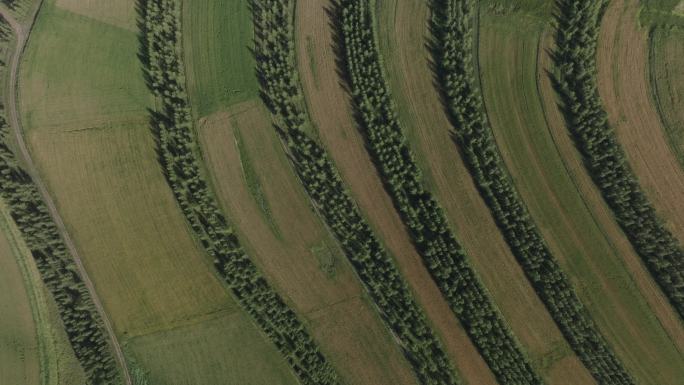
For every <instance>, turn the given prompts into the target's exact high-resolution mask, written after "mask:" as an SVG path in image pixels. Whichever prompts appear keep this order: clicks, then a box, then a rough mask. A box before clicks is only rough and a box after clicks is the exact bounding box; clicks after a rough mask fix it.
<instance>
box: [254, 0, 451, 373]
mask: <svg viewBox="0 0 684 385" xmlns="http://www.w3.org/2000/svg"><path fill="white" fill-rule="evenodd" d="M294 5H295V4H294V2H291V1H287V0H285V1H281V0H272V1H263V2H259V3H257V4H255V7H254V20H255V27H256V28H257V31H256V35H257V36H258V38H257V39H256V42H257V45H256V48H255V52H256V54H257V62H258V63H259V65H258V67H257V69H258V74H259V77H260V79H261V81H262V82H261V84H262V92H263V98H264V100H265V102H266V104H267V105H268V106H269V108H270V110H271V112H272V115H273V117H274V119H275V122H274V125H275V128H276V130H277V131H278V133H279V135H280V137H281V139H282V141H283V144H285V145H286V146H287V147H286V149H287V151H288V154H289V155H290V159H291V164H292V166H293V167H294V169H295V171H296V173H297V175H298V176H299V178H300V180H301V183H302V185H303V186H304V188H305V189H306V191H307V194H308V195H309V197H310V198H311V200H312V202H313V203H314V205H315V207H316V209H317V210H318V212H319V214H320V215H321V218H323V219H324V220H325V222H326V224H327V225H328V226H329V227H330V229H331V231H332V232H333V234H334V235H335V238H336V239H337V240H338V241H339V242H340V245H341V247H342V249H343V251H344V253H345V255H346V256H347V258H348V259H349V261H350V262H351V264H352V266H354V269H355V271H356V273H357V275H358V277H359V279H360V280H361V281H362V282H363V283H364V287H365V289H366V291H367V292H368V294H369V297H370V298H371V299H372V300H373V302H374V304H375V305H376V306H377V308H378V311H379V312H380V314H381V316H382V318H383V320H384V321H385V324H386V325H387V327H388V328H390V329H391V331H392V333H393V335H394V337H395V338H396V340H397V343H398V344H399V345H400V346H401V349H402V351H403V353H404V355H405V357H406V359H407V361H408V362H409V364H410V365H411V367H412V369H413V372H414V374H415V375H416V377H417V379H418V381H419V382H420V383H425V384H432V383H442V384H457V383H460V380H459V378H458V376H457V374H456V373H455V371H454V368H453V366H452V364H451V362H450V360H449V358H448V356H447V355H446V353H445V351H444V349H443V347H442V345H441V342H440V340H439V339H438V337H437V336H436V335H435V333H434V332H433V330H432V328H431V325H430V324H429V323H428V320H427V319H426V318H425V315H424V313H423V309H421V308H420V306H419V305H418V303H417V302H416V300H415V299H414V297H413V293H412V292H411V290H410V288H409V287H408V285H407V283H406V282H405V281H404V277H403V276H402V275H401V273H400V271H399V269H398V268H397V266H396V265H395V262H394V258H393V257H392V255H390V254H388V253H387V251H386V250H385V248H384V247H383V245H382V244H381V242H380V241H379V239H378V238H377V236H376V235H375V233H374V231H373V230H372V228H371V227H370V225H369V224H368V223H367V221H366V219H365V218H364V216H363V215H362V214H361V212H360V210H359V208H358V207H357V204H356V202H355V201H354V200H353V199H352V197H351V196H350V194H349V192H348V191H347V188H346V186H345V185H344V184H343V181H342V179H341V177H340V175H339V174H338V171H337V168H336V166H335V165H334V163H333V162H332V160H331V159H330V158H329V155H328V154H327V151H326V150H325V148H324V147H323V146H322V145H321V144H320V143H319V142H318V140H317V139H316V138H315V137H314V134H313V132H314V131H315V130H314V129H313V127H312V122H311V121H310V120H309V116H308V109H307V108H306V106H305V105H304V103H303V102H304V97H303V95H302V90H301V88H300V87H301V84H300V82H299V75H298V69H297V67H296V61H295V58H294V56H295V53H296V47H295V45H293V44H291V43H290V42H291V41H292V40H293V38H294V34H293V32H294V29H293V25H290V23H291V22H292V20H293V19H294V12H295V11H296V9H295V7H294Z"/></svg>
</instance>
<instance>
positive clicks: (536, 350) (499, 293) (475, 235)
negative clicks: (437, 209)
mask: <svg viewBox="0 0 684 385" xmlns="http://www.w3.org/2000/svg"><path fill="white" fill-rule="evenodd" d="M426 7H427V5H425V4H414V5H411V4H405V3H404V2H396V3H388V5H383V7H382V8H381V13H380V18H379V20H380V22H379V23H378V25H380V26H381V29H380V33H379V36H380V43H381V47H382V48H383V51H384V54H385V55H384V58H385V60H386V63H387V65H388V67H387V68H388V70H387V75H388V77H389V79H390V81H391V85H392V91H393V94H394V95H395V99H396V100H397V105H398V107H399V108H398V110H399V111H400V119H401V120H402V122H403V123H405V124H404V126H405V127H406V129H407V131H408V134H409V136H410V138H411V141H410V142H411V144H412V145H413V147H412V149H413V150H414V151H415V152H416V154H417V156H418V160H419V162H420V166H421V169H422V171H423V174H424V175H426V178H428V180H430V181H431V182H432V186H431V187H432V188H433V189H434V191H435V193H436V195H437V197H438V198H439V199H440V202H442V204H443V205H444V208H445V209H446V213H447V215H448V217H449V220H450V221H451V223H453V225H454V229H455V231H456V233H457V234H459V235H460V239H461V241H462V243H463V245H464V247H465V249H466V250H467V252H468V254H469V255H470V256H471V261H472V263H473V265H474V266H475V268H476V269H477V271H478V273H479V274H480V276H481V277H482V280H483V282H484V284H485V286H486V287H487V288H488V289H489V291H490V293H491V294H492V296H493V298H494V299H495V301H496V303H497V305H498V307H499V309H500V310H501V312H502V314H503V315H504V317H505V318H506V320H507V321H508V324H509V325H510V327H511V329H512V330H513V332H514V333H515V335H516V336H517V337H518V339H519V340H520V341H521V343H522V344H523V346H525V348H526V349H527V351H528V353H529V354H530V356H531V357H532V358H533V363H534V364H535V366H536V367H537V368H538V369H539V371H540V372H541V373H542V375H543V376H544V379H545V380H546V381H547V382H549V383H559V384H561V383H567V381H573V382H575V381H576V383H578V384H583V383H592V381H593V380H592V379H591V376H590V375H589V373H588V372H587V371H586V369H584V367H583V365H582V364H581V363H580V362H579V360H578V359H577V357H576V356H575V355H574V354H573V353H572V351H571V350H570V348H569V346H568V345H567V343H566V342H565V340H564V338H563V337H562V335H561V334H560V332H559V330H558V328H557V327H556V326H555V323H554V322H553V320H552V319H551V318H550V316H549V315H548V313H547V312H546V310H545V308H544V305H543V304H542V303H541V302H540V301H539V299H538V297H537V295H536V294H535V292H534V290H533V289H532V287H531V286H530V285H529V283H528V281H527V279H526V277H525V275H524V273H523V272H522V270H521V269H520V267H519V265H518V263H517V261H516V260H515V258H514V257H513V255H512V254H511V253H510V251H509V249H508V246H507V245H506V243H505V241H504V240H503V238H502V237H501V235H500V232H499V230H498V228H497V227H496V225H495V224H494V222H493V220H492V217H491V215H490V213H489V210H488V208H487V206H486V205H485V203H484V202H483V200H482V198H481V197H480V195H479V193H478V191H477V189H476V188H475V186H474V185H473V182H472V178H471V177H470V175H469V173H468V171H467V169H466V168H465V166H464V164H463V162H462V160H461V158H460V157H459V154H458V153H457V151H456V148H455V146H454V143H453V140H452V138H451V136H450V134H449V131H450V127H451V125H450V123H449V121H448V120H447V117H446V114H445V112H444V109H443V107H442V104H441V101H440V98H439V95H438V94H437V91H436V90H435V87H434V84H433V78H432V73H431V71H430V70H429V65H430V64H429V63H430V60H431V59H430V52H429V51H428V50H427V49H426V48H425V43H426V41H425V37H426V36H429V31H428V30H427V28H428V23H427V21H428V17H429V14H428V9H427V8H426ZM417 15H420V16H417ZM382 26H388V27H389V29H383V28H382ZM416 58H420V60H421V61H422V63H423V64H422V66H421V65H420V64H416ZM416 68H420V69H421V70H416ZM492 266H497V268H496V269H492Z"/></svg>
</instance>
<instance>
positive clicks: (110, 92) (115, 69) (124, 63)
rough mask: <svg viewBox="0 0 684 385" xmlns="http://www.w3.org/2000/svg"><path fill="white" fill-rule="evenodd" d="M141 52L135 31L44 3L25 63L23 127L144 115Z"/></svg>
mask: <svg viewBox="0 0 684 385" xmlns="http://www.w3.org/2000/svg"><path fill="white" fill-rule="evenodd" d="M137 52H138V38H137V36H136V34H135V33H134V32H131V31H127V30H123V29H121V28H117V27H114V26H111V25H108V24H104V23H101V22H98V21H95V20H94V19H91V18H87V17H84V16H79V15H75V14H73V13H71V12H68V11H65V10H62V9H60V8H57V7H56V6H55V5H54V3H53V2H50V1H48V2H46V3H45V5H44V6H43V8H42V9H41V11H40V15H39V17H38V20H37V22H36V26H35V28H34V30H33V33H32V34H31V40H30V41H29V45H28V47H27V50H26V53H25V56H24V58H23V62H22V65H21V74H20V83H19V85H20V104H21V112H22V116H23V124H24V126H25V128H26V129H27V130H33V129H51V130H70V129H79V128H88V127H99V126H102V125H105V124H114V123H116V122H122V121H125V120H130V119H131V118H133V117H138V118H141V117H144V116H146V114H147V111H146V107H147V106H148V105H150V101H151V98H150V96H149V92H148V90H147V88H146V87H145V83H144V81H143V75H142V70H141V69H140V63H139V61H138V58H137V55H136V54H137Z"/></svg>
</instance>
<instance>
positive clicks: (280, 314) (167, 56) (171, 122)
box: [139, 0, 338, 385]
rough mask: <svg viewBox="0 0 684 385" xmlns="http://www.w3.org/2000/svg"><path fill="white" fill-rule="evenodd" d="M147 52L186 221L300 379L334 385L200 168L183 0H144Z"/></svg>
mask: <svg viewBox="0 0 684 385" xmlns="http://www.w3.org/2000/svg"><path fill="white" fill-rule="evenodd" d="M139 9H140V11H141V13H142V20H143V23H142V24H141V28H142V36H141V41H142V58H143V63H144V66H145V69H146V72H147V74H148V83H149V86H150V88H151V89H152V91H153V93H154V95H155V96H157V98H158V105H159V108H158V110H159V111H158V112H156V113H153V114H152V126H153V129H154V131H155V134H156V137H157V140H158V150H159V157H160V162H161V164H162V167H163V169H164V171H165V175H166V178H167V180H168V182H169V184H170V186H171V189H172V190H173V193H174V195H175V197H176V200H177V201H178V204H179V206H180V207H181V210H182V211H183V214H184V215H185V218H186V220H187V221H188V223H189V224H190V226H191V227H192V230H193V231H194V233H195V235H196V236H197V238H198V239H199V241H200V243H201V244H202V246H203V247H204V250H205V251H206V252H207V254H208V255H209V256H211V258H213V262H214V266H215V267H216V269H217V271H218V274H219V275H220V277H221V278H222V279H223V280H224V281H225V283H226V284H227V286H228V287H229V288H230V289H231V291H232V293H233V295H234V296H235V298H236V299H237V300H238V301H239V303H240V304H241V305H242V307H243V308H244V309H245V310H246V311H247V312H248V313H249V314H250V315H251V316H252V318H253V319H254V321H255V322H256V323H257V325H259V327H261V329H262V331H263V332H264V333H265V334H266V335H268V337H269V338H270V339H271V341H272V342H273V343H274V344H275V346H276V347H277V348H278V350H279V351H280V352H281V354H282V355H283V356H284V357H285V358H286V359H287V362H288V363H289V364H290V366H291V368H292V369H293V371H294V372H295V374H296V375H297V376H298V378H299V380H300V381H301V383H303V384H306V385H309V384H310V385H314V384H316V385H328V384H330V385H332V384H337V383H338V380H337V373H336V372H335V371H334V369H333V368H332V366H331V365H330V364H329V363H328V362H327V360H326V359H325V357H324V356H323V355H322V354H321V353H320V351H319V349H318V347H317V346H316V344H315V342H314V341H313V339H312V338H311V337H310V335H309V334H308V332H307V331H306V330H305V328H304V326H303V324H302V322H301V321H300V320H299V319H298V318H297V315H296V314H295V313H294V312H293V311H292V310H291V309H290V308H289V307H288V306H287V305H286V304H285V302H284V301H283V299H282V298H281V297H280V296H279V295H278V294H277V293H276V292H275V291H274V290H273V289H272V288H271V287H270V286H269V284H268V283H267V282H266V280H265V279H264V277H263V276H262V275H261V274H260V272H259V271H258V270H257V267H256V266H255V265H254V263H253V262H252V261H251V260H250V259H249V257H248V256H247V255H246V253H245V251H244V250H243V248H242V247H241V245H240V243H239V241H238V239H237V237H236V235H235V233H234V231H233V229H232V228H231V226H230V225H229V224H228V222H227V221H226V218H225V217H224V215H223V214H222V213H221V210H220V209H219V207H218V204H217V203H216V200H215V198H214V196H213V194H212V192H211V191H210V189H209V187H208V185H207V183H206V181H205V179H204V176H203V175H202V171H201V168H200V165H201V163H200V158H199V156H200V155H199V150H198V147H197V143H196V139H195V137H194V135H193V123H192V114H191V112H190V106H189V102H188V98H187V94H186V91H185V75H184V73H185V70H184V66H183V62H182V56H181V50H180V44H181V41H182V40H181V15H180V12H181V6H180V1H179V0H149V1H143V2H142V3H141V4H140V7H139Z"/></svg>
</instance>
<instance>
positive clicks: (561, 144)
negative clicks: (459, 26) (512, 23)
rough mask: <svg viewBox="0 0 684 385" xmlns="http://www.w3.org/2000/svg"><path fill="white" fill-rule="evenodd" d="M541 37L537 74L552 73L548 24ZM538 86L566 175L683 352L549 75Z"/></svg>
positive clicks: (673, 322) (676, 326)
mask: <svg viewBox="0 0 684 385" xmlns="http://www.w3.org/2000/svg"><path fill="white" fill-rule="evenodd" d="M541 39H542V40H541V41H540V50H539V56H538V68H539V73H540V74H541V73H543V74H548V73H552V72H553V71H554V68H555V67H554V64H553V60H552V58H551V56H550V52H551V51H552V49H553V36H552V34H551V32H550V29H549V28H548V27H547V29H546V31H545V32H544V33H543V35H542V38H541ZM538 89H539V92H540V95H541V99H542V102H543V105H544V112H545V117H546V123H547V125H548V129H549V132H550V134H551V135H552V137H553V141H554V143H555V145H556V149H557V151H558V153H559V154H560V155H561V158H562V159H563V162H564V164H565V168H566V170H567V172H568V174H569V175H570V176H571V177H572V178H573V181H574V185H575V187H576V188H577V190H578V191H579V192H580V193H581V195H582V197H583V200H584V203H585V204H586V205H587V207H588V208H589V210H590V211H591V212H592V213H593V217H594V219H595V220H596V222H597V223H598V224H599V227H600V228H601V231H602V232H603V233H604V236H605V237H606V238H607V239H609V240H610V243H611V244H612V247H613V248H615V250H616V251H617V252H618V254H619V255H620V256H621V258H622V260H623V262H624V264H625V267H626V268H627V269H628V270H629V271H630V273H631V275H632V279H633V282H634V284H635V285H636V286H637V287H638V288H639V290H640V291H641V293H642V294H643V296H644V297H645V299H646V300H647V302H648V304H649V306H650V308H651V311H653V312H654V314H655V315H656V316H657V318H658V320H659V321H660V323H661V325H662V327H663V328H664V329H666V330H667V333H668V334H669V335H670V340H671V341H672V342H673V343H674V344H675V345H676V346H677V350H678V351H680V352H682V351H684V331H683V330H682V324H681V321H680V318H679V316H678V315H677V314H676V313H675V311H674V309H673V308H672V306H670V303H669V301H668V300H667V298H666V297H665V295H664V294H663V292H662V291H661V289H660V287H659V286H658V285H657V284H656V283H655V282H654V281H653V278H652V277H651V275H650V273H649V272H648V270H647V269H646V267H645V266H644V265H643V262H642V260H641V258H640V257H638V256H637V254H636V253H635V252H634V249H633V248H632V246H631V244H630V242H629V240H628V239H627V238H626V237H625V235H624V233H623V232H622V230H621V229H620V228H619V226H618V225H617V223H616V222H615V220H614V218H613V213H612V211H611V210H610V208H609V207H608V206H607V205H606V203H605V201H604V200H603V197H602V196H601V193H600V191H599V190H598V189H597V188H596V185H595V184H594V183H593V181H592V180H591V178H590V176H589V175H588V174H587V172H586V168H585V167H584V164H583V161H582V158H581V156H580V154H579V152H578V151H577V149H576V147H575V144H574V143H573V140H572V138H571V137H570V136H569V135H568V130H567V127H566V126H565V121H564V119H563V116H562V115H561V112H560V110H559V109H558V103H559V101H558V99H557V93H556V91H555V90H554V86H553V84H552V80H551V77H550V76H539V78H538Z"/></svg>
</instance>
